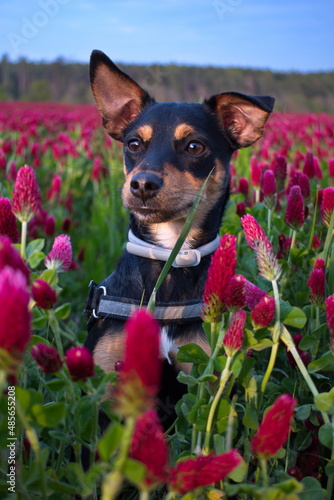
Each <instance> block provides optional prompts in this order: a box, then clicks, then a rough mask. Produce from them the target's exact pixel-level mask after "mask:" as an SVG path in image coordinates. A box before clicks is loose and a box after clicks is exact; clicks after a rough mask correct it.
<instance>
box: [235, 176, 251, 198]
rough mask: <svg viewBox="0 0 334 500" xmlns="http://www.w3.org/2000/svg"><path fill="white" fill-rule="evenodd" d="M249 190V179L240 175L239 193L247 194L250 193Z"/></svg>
mask: <svg viewBox="0 0 334 500" xmlns="http://www.w3.org/2000/svg"><path fill="white" fill-rule="evenodd" d="M248 190H249V185H248V179H246V178H245V177H240V179H239V189H238V191H239V193H242V194H244V195H245V196H247V195H248Z"/></svg>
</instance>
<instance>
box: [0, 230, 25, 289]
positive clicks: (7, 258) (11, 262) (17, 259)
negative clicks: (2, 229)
mask: <svg viewBox="0 0 334 500" xmlns="http://www.w3.org/2000/svg"><path fill="white" fill-rule="evenodd" d="M6 266H9V267H11V268H12V269H14V270H16V271H21V273H22V274H23V275H24V277H25V280H26V283H28V281H29V276H30V271H29V269H28V267H27V265H26V263H25V262H24V260H23V259H22V257H21V255H20V254H19V252H18V251H17V250H16V248H15V247H14V246H13V245H12V244H11V240H10V239H9V237H8V236H0V271H1V270H2V269H3V268H4V267H6Z"/></svg>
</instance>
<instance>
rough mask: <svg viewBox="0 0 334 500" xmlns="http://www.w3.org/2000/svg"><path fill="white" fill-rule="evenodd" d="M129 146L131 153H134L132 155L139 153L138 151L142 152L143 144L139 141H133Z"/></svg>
mask: <svg viewBox="0 0 334 500" xmlns="http://www.w3.org/2000/svg"><path fill="white" fill-rule="evenodd" d="M127 146H128V148H129V149H130V151H132V153H138V151H140V150H141V147H142V143H141V141H140V140H139V139H131V140H130V141H129V142H128V143H127Z"/></svg>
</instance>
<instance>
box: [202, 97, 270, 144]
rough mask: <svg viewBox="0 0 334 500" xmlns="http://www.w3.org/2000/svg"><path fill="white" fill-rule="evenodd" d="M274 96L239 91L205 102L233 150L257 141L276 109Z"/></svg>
mask: <svg viewBox="0 0 334 500" xmlns="http://www.w3.org/2000/svg"><path fill="white" fill-rule="evenodd" d="M274 102H275V99H274V98H273V97H270V96H248V95H244V94H239V93H238V92H224V93H222V94H218V95H214V96H212V97H211V98H210V99H208V100H206V101H204V105H205V106H206V107H208V108H209V110H210V111H211V112H213V113H214V114H215V115H216V117H217V118H218V121H219V123H220V125H221V127H222V129H223V130H224V133H225V134H226V136H227V138H228V139H229V141H230V143H231V145H232V147H234V148H236V149H237V148H244V147H246V146H250V145H251V144H253V142H255V141H257V140H258V139H259V138H260V137H261V136H262V134H263V127H264V124H265V123H266V121H267V118H268V116H269V114H270V113H271V111H272V110H273V107H274Z"/></svg>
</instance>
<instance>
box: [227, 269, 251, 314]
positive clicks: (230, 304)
mask: <svg viewBox="0 0 334 500" xmlns="http://www.w3.org/2000/svg"><path fill="white" fill-rule="evenodd" d="M245 301H246V278H245V277H244V276H242V275H241V274H235V275H234V276H232V277H231V279H230V281H229V282H228V283H227V285H226V288H225V290H224V296H223V302H224V304H225V306H226V307H227V309H228V310H229V311H236V310H237V309H241V308H243V307H244V305H245Z"/></svg>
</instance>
